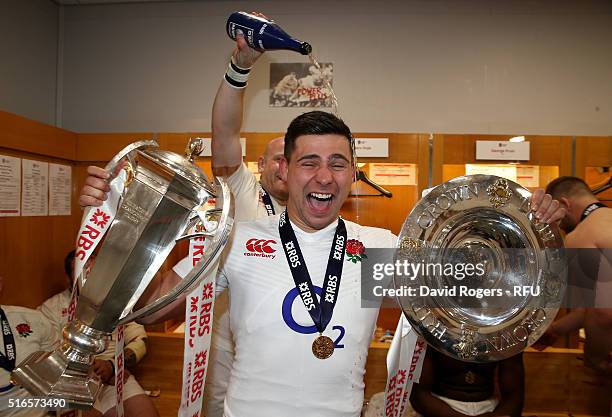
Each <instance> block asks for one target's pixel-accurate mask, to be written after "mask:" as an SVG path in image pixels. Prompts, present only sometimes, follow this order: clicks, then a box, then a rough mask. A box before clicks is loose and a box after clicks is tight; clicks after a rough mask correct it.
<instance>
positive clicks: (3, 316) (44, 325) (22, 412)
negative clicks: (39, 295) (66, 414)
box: [0, 275, 58, 417]
mask: <svg viewBox="0 0 612 417" xmlns="http://www.w3.org/2000/svg"><path fill="white" fill-rule="evenodd" d="M3 283H4V280H3V277H2V276H1V275H0V294H1V293H2V287H3ZM0 322H1V323H0V327H1V328H2V342H3V343H1V344H0V415H2V416H3V417H42V416H46V415H47V410H46V409H44V408H28V407H25V408H20V407H15V406H14V403H13V404H12V405H13V407H9V405H11V402H12V401H11V402H9V400H13V401H15V400H24V399H27V398H30V397H31V396H30V394H29V393H28V392H27V391H26V390H25V389H23V388H21V387H17V386H14V385H13V384H11V381H10V378H11V372H12V371H13V369H15V367H16V366H17V365H19V363H20V362H21V361H23V360H24V359H25V358H27V357H28V356H29V355H30V354H31V353H34V352H37V351H40V350H46V351H50V350H53V348H54V347H55V344H56V343H57V340H58V334H57V332H56V331H55V327H54V326H53V325H52V324H51V322H49V320H47V319H46V318H45V317H44V316H43V315H42V314H41V312H40V311H37V310H32V309H29V308H25V307H18V306H9V305H2V306H0Z"/></svg>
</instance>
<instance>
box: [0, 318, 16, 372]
mask: <svg viewBox="0 0 612 417" xmlns="http://www.w3.org/2000/svg"><path fill="white" fill-rule="evenodd" d="M0 317H1V318H2V320H1V322H2V340H3V342H4V354H2V353H1V352H0V366H1V367H2V368H4V369H6V370H7V371H8V372H12V371H13V369H15V360H16V358H17V352H15V338H14V337H13V331H12V330H11V325H10V323H9V321H8V319H7V318H6V314H4V310H2V308H0Z"/></svg>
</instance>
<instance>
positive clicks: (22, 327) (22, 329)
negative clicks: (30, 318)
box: [15, 323, 32, 337]
mask: <svg viewBox="0 0 612 417" xmlns="http://www.w3.org/2000/svg"><path fill="white" fill-rule="evenodd" d="M15 329H17V332H18V333H19V336H21V337H28V336H29V335H31V334H32V328H31V327H30V325H29V324H28V323H21V324H18V325H17V326H15Z"/></svg>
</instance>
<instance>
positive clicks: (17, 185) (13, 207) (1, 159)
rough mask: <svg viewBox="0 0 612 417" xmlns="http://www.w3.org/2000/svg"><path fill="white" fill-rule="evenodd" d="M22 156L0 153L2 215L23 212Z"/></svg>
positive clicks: (0, 214) (0, 206)
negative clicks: (21, 198) (16, 156)
mask: <svg viewBox="0 0 612 417" xmlns="http://www.w3.org/2000/svg"><path fill="white" fill-rule="evenodd" d="M20 197H21V158H15V157H13V156H6V155H0V217H7V216H19V214H20V212H21V204H20V203H21V200H20Z"/></svg>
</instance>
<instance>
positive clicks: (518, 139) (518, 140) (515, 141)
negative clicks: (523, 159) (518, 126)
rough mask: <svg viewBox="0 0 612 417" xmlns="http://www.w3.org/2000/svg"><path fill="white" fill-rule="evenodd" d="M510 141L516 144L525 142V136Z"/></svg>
mask: <svg viewBox="0 0 612 417" xmlns="http://www.w3.org/2000/svg"><path fill="white" fill-rule="evenodd" d="M508 141H509V142H514V143H518V142H525V136H515V137H513V138H510V139H508Z"/></svg>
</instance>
